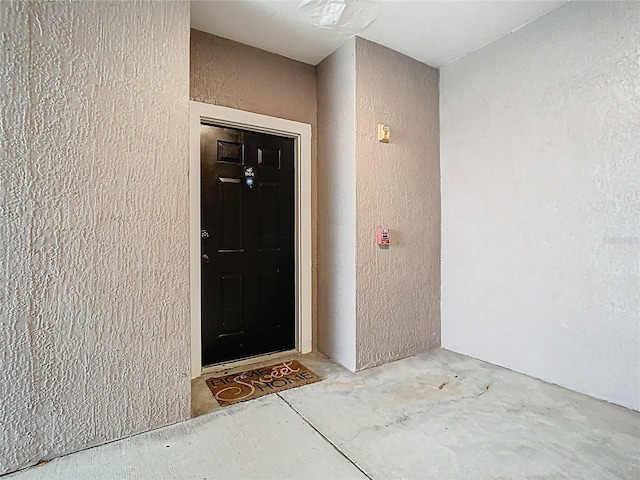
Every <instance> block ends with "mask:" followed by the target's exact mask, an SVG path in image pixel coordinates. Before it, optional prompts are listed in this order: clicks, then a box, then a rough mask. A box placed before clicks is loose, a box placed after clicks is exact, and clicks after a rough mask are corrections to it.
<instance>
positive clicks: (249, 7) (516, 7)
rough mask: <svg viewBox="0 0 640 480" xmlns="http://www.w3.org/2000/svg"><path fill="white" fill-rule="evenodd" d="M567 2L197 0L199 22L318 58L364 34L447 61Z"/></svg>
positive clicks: (432, 61) (305, 58)
mask: <svg viewBox="0 0 640 480" xmlns="http://www.w3.org/2000/svg"><path fill="white" fill-rule="evenodd" d="M565 3H567V0H547V1H540V0H536V1H531V0H520V1H484V0H477V1H451V0H450V1H427V0H413V1H405V0H296V1H293V0H260V1H256V0H232V1H229V0H227V1H220V0H204V1H203V0H193V1H192V2H191V26H192V27H193V28H195V29H198V30H202V31H205V32H209V33H213V34H215V35H218V36H220V37H224V38H229V39H231V40H236V41H238V42H241V43H245V44H247V45H252V46H254V47H258V48H261V49H263V50H267V51H269V52H273V53H278V54H280V55H283V56H285V57H289V58H293V59H295V60H299V61H301V62H305V63H309V64H311V65H317V64H318V63H320V62H321V61H322V60H323V59H324V58H325V57H326V56H328V55H329V54H331V53H332V52H333V51H334V50H335V49H337V48H338V47H340V45H342V44H343V43H344V42H345V41H346V40H348V39H349V38H351V37H352V36H353V35H358V36H360V37H363V38H366V39H368V40H371V41H373V42H376V43H379V44H381V45H385V46H387V47H389V48H391V49H393V50H396V51H398V52H401V53H404V54H405V55H408V56H410V57H413V58H415V59H416V60H419V61H421V62H423V63H426V64H428V65H432V66H434V67H440V66H442V65H445V64H447V63H449V62H451V61H453V60H456V59H457V58H460V57H462V56H464V55H466V54H468V53H470V52H472V51H474V50H477V49H478V48H480V47H482V46H484V45H486V44H488V43H491V42H493V41H495V40H497V39H499V38H501V37H503V36H505V35H507V34H508V33H509V32H512V31H513V30H515V29H517V28H519V27H521V26H523V25H526V24H527V23H529V22H531V21H532V20H535V19H536V18H538V17H539V16H541V15H544V14H546V13H548V12H550V11H551V10H555V9H556V8H558V7H560V6H562V5H563V4H565Z"/></svg>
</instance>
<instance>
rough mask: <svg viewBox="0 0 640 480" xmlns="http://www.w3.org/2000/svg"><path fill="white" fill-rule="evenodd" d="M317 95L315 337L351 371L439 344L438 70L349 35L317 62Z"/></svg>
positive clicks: (321, 347)
mask: <svg viewBox="0 0 640 480" xmlns="http://www.w3.org/2000/svg"><path fill="white" fill-rule="evenodd" d="M318 103H319V109H318V122H319V130H320V140H319V166H320V167H319V170H318V173H319V181H318V189H319V193H318V211H319V212H320V213H319V219H320V222H321V224H322V225H323V232H321V234H320V237H319V243H320V247H319V252H320V253H319V257H318V260H319V264H320V275H319V278H320V281H319V312H320V315H319V319H320V322H321V324H320V338H321V341H320V343H319V347H320V349H321V351H322V352H324V353H326V354H328V355H329V356H331V357H332V358H333V359H335V360H336V361H338V362H340V363H341V364H342V365H344V366H346V367H347V368H350V369H352V370H360V369H363V368H367V367H371V366H374V365H379V364H382V363H385V362H389V361H393V360H396V359H398V358H402V357H406V356H409V355H412V354H414V353H417V352H422V351H425V350H427V349H429V348H434V347H438V346H439V345H440V152H439V148H440V144H439V133H440V132H439V112H438V108H439V107H438V70H437V69H435V68H432V67H429V66H427V65H424V64H422V63H420V62H417V61H416V60H413V59H411V58H409V57H406V56H404V55H401V54H399V53H397V52H394V51H392V50H390V49H388V48H386V47H383V46H381V45H377V44H375V43H372V42H369V41H367V40H364V39H361V38H355V39H353V40H352V41H351V42H349V43H347V44H346V45H345V46H343V47H341V48H340V49H338V50H337V51H336V52H334V53H333V54H332V55H331V56H330V57H328V58H327V59H325V60H324V61H323V62H322V63H320V65H319V66H318ZM378 123H385V124H388V125H389V126H390V127H391V142H390V143H388V144H384V143H380V142H378V140H377V125H378ZM380 226H382V227H387V228H390V229H391V246H390V248H389V249H388V250H382V249H380V248H379V247H378V246H377V245H376V242H375V238H376V237H375V232H376V228H377V227H380ZM354 333H355V338H354ZM354 354H355V355H354Z"/></svg>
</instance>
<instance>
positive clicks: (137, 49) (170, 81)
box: [0, 1, 190, 474]
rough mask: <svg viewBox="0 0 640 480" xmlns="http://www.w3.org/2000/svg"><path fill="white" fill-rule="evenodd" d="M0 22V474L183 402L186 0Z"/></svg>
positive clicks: (101, 438) (181, 411) (157, 416)
mask: <svg viewBox="0 0 640 480" xmlns="http://www.w3.org/2000/svg"><path fill="white" fill-rule="evenodd" d="M140 19H144V22H141V21H140ZM0 28H1V34H0V42H1V43H0V46H1V47H0V57H1V58H2V61H1V62H0V78H1V82H2V89H1V91H2V92H1V97H0V98H1V101H2V106H1V108H0V111H1V112H2V125H3V128H2V129H1V130H2V134H1V136H0V142H2V153H3V157H2V168H0V172H1V173H0V181H1V183H0V199H1V202H2V203H1V209H2V215H0V223H1V228H0V282H1V283H2V289H0V295H1V298H0V305H1V306H0V308H2V311H1V317H0V339H2V340H0V364H1V365H2V376H1V377H0V398H2V402H0V425H2V428H0V474H2V473H6V472H9V471H12V470H15V469H17V468H20V467H24V466H27V465H30V464H34V463H37V462H38V461H40V460H44V459H50V458H52V457H55V456H58V455H61V454H65V453H69V452H72V451H75V450H79V449H82V448H85V447H88V446H91V445H96V444H99V443H103V442H107V441H110V440H114V439H118V438H121V437H124V436H128V435H131V434H133V433H137V432H141V431H145V430H149V429H152V428H156V427H159V426H163V425H167V424H170V423H173V422H177V421H180V420H184V419H186V418H188V417H189V398H190V379H189V312H188V288H189V285H188V280H189V257H188V245H189V241H188V225H189V223H188V182H187V178H188V128H189V127H188V74H189V70H188V68H189V67H188V60H189V58H188V51H189V50H188V49H189V43H188V42H189V4H188V2H175V1H167V2H153V3H143V2H107V1H104V2H102V1H101V2H11V3H8V2H2V3H0ZM5 126H6V127H7V128H6V129H5Z"/></svg>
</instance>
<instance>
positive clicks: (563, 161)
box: [441, 2, 640, 410]
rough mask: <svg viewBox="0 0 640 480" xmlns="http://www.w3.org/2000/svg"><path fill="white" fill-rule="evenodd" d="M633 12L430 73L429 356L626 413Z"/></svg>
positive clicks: (633, 325)
mask: <svg viewBox="0 0 640 480" xmlns="http://www.w3.org/2000/svg"><path fill="white" fill-rule="evenodd" d="M639 25H640V4H639V3H637V2H572V3H570V4H568V5H566V6H564V7H562V8H560V9H558V10H556V11H555V12H553V13H551V14H549V15H547V16H545V17H542V18H540V19H539V20H537V21H535V22H533V23H531V24H530V25H528V26H526V27H524V28H522V29H520V30H518V31H516V32H514V33H512V34H511V35H509V36H507V37H505V38H504V39H502V40H499V41H498V42H496V43H494V44H492V45H489V46H488V47H485V48H483V49H481V50H479V51H477V52H475V53H472V54H470V55H469V56H467V57H465V58H463V59H461V60H459V61H457V62H455V63H453V64H451V65H448V66H446V67H444V68H442V70H441V120H442V124H441V131H442V138H441V141H442V214H443V221H442V223H443V231H442V245H443V252H442V322H443V324H442V332H443V333H442V335H443V346H444V347H445V348H448V349H451V350H454V351H456V352H460V353H464V354H466V355H471V356H473V357H476V358H480V359H483V360H487V361H489V362H491V363H494V364H497V365H502V366H505V367H508V368H511V369H513V370H517V371H520V372H524V373H527V374H529V375H532V376H534V377H539V378H542V379H543V380H546V381H549V382H552V383H557V384H559V385H562V386H565V387H568V388H570V389H572V390H576V391H579V392H582V393H586V394H588V395H591V396H594V397H597V398H601V399H604V400H608V401H610V402H614V403H618V404H620V405H624V406H626V407H630V408H634V409H636V410H638V409H640V198H639V197H638V192H639V188H640V187H639V186H640V100H639V98H640V97H639V93H640V56H639V54H640V52H639V50H638V45H640V30H639V28H638V26H639Z"/></svg>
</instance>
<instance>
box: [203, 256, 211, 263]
mask: <svg viewBox="0 0 640 480" xmlns="http://www.w3.org/2000/svg"><path fill="white" fill-rule="evenodd" d="M209 260H211V259H210V258H209V255H207V254H206V253H203V254H202V262H203V263H204V264H205V265H206V264H208V263H209Z"/></svg>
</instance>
